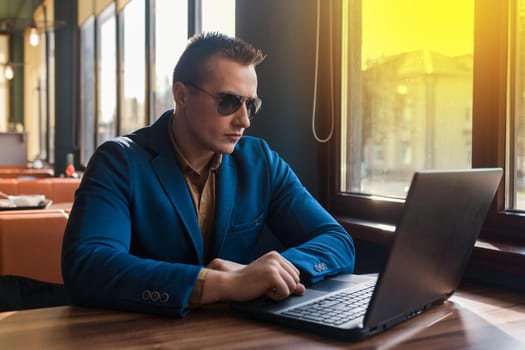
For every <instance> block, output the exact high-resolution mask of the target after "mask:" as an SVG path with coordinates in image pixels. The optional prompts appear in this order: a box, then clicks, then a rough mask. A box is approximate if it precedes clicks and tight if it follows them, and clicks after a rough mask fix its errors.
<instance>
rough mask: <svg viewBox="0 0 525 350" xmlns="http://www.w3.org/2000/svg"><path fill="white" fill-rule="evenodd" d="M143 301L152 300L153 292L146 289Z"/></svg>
mask: <svg viewBox="0 0 525 350" xmlns="http://www.w3.org/2000/svg"><path fill="white" fill-rule="evenodd" d="M142 300H145V301H148V300H151V292H150V291H149V290H147V289H146V290H143V291H142Z"/></svg>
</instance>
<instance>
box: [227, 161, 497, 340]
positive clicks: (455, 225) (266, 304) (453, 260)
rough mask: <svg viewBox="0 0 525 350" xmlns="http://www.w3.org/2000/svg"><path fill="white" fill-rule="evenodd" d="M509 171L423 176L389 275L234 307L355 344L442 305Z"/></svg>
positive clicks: (416, 180)
mask: <svg viewBox="0 0 525 350" xmlns="http://www.w3.org/2000/svg"><path fill="white" fill-rule="evenodd" d="M502 172H503V171H502V169H500V168H489V169H487V168H484V169H467V170H450V171H435V170H433V171H418V172H416V173H415V174H414V176H413V178H412V182H411V185H410V188H409V191H408V194H407V197H406V201H405V205H404V207H403V212H402V215H401V218H400V221H399V223H398V224H397V226H396V227H395V232H394V240H393V243H392V247H391V250H390V253H389V256H388V259H387V262H386V265H385V268H384V270H383V271H382V272H381V273H379V274H375V275H354V274H352V275H339V276H335V277H331V278H327V279H325V280H323V281H321V282H319V283H317V284H314V285H311V286H308V288H307V290H306V292H305V294H304V295H302V296H290V297H289V298H287V299H285V300H283V301H278V302H276V301H272V300H269V299H265V298H261V299H257V300H254V301H250V302H243V303H233V304H232V305H231V306H232V308H233V309H234V310H237V311H240V312H242V313H243V314H247V315H249V316H252V317H257V318H260V319H263V320H268V321H272V322H278V323H281V324H284V325H289V326H291V327H295V328H299V329H302V330H305V331H308V332H311V333H316V334H320V335H324V336H328V337H335V338H341V339H348V340H352V339H361V338H364V337H368V336H371V335H373V334H376V333H379V332H382V331H384V330H386V329H388V328H390V327H392V326H394V325H396V324H398V323H400V322H403V321H405V320H407V319H410V318H412V317H414V316H417V315H419V314H421V313H422V312H424V311H426V310H428V309H430V308H432V307H434V306H436V305H439V304H442V303H444V302H445V301H446V300H447V299H448V298H450V296H452V294H453V293H454V292H455V290H456V289H457V287H458V285H459V283H460V281H461V278H462V276H463V273H464V270H465V268H466V265H467V263H468V261H469V258H470V254H471V252H472V249H473V247H474V243H475V242H476V239H477V237H478V235H479V232H480V230H481V227H482V225H483V222H484V220H485V216H486V214H487V212H488V210H489V208H490V206H491V203H492V200H493V198H494V195H495V193H496V190H497V187H498V185H499V182H500V179H501V176H502ZM350 233H351V232H350ZM357 259H359V257H357Z"/></svg>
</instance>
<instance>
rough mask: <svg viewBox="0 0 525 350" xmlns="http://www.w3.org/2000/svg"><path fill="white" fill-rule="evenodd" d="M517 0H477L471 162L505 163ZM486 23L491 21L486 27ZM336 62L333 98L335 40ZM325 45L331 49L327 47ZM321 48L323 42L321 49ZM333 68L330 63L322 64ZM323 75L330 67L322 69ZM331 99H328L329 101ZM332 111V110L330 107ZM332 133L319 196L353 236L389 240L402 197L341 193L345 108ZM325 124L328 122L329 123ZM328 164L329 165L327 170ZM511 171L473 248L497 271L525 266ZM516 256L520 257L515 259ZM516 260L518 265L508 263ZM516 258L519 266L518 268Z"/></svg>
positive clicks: (325, 95) (322, 155)
mask: <svg viewBox="0 0 525 350" xmlns="http://www.w3.org/2000/svg"><path fill="white" fill-rule="evenodd" d="M512 1H513V0H505V1H483V0H477V1H475V10H474V11H475V13H474V15H475V20H474V87H473V111H472V114H473V125H472V167H473V168H480V167H501V168H504V169H505V168H506V167H507V164H506V158H505V156H506V154H505V152H506V149H507V141H508V140H507V135H506V132H507V124H506V123H507V121H506V120H507V113H508V112H509V111H508V110H507V103H508V101H507V92H508V91H507V89H508V82H507V65H508V54H509V47H508V44H507V43H508V39H509V35H510V31H509V30H508V28H509V24H511V23H509V8H510V7H509V6H511V4H512ZM358 7H359V4H357V5H355V7H352V8H349V9H348V10H349V12H350V13H355V11H360V10H361V9H360V8H358ZM342 9H343V6H342V0H340V1H336V2H335V4H334V9H333V11H334V12H333V14H334V18H339V17H340V16H338V15H337V14H339V13H341V11H342ZM487 23H490V24H491V25H490V26H488V25H487ZM332 25H333V26H334V27H333V28H332V29H333V32H334V34H335V35H334V40H335V42H336V43H337V42H339V43H341V39H342V38H341V22H340V19H339V20H337V21H334V22H333V24H332ZM322 26H323V27H322V29H321V30H323V29H324V30H328V29H326V28H329V26H330V24H329V22H328V21H324V23H322ZM333 48H334V52H333V56H334V57H336V59H334V62H333V67H334V71H333V74H334V77H336V81H335V82H334V91H335V93H334V94H335V96H334V97H333V98H334V100H335V101H341V88H340V86H341V81H340V77H341V62H340V61H338V60H339V57H341V50H342V47H341V45H334V46H333ZM324 49H328V47H325V48H324ZM320 52H323V47H321V48H320ZM320 66H321V67H329V66H330V65H320ZM319 74H320V75H325V76H327V75H328V74H330V72H328V71H327V69H326V68H324V71H323V68H321V71H320V73H319ZM321 90H322V92H321V93H320V96H319V98H320V100H321V101H323V100H324V101H329V99H330V98H331V97H330V91H329V90H330V89H321ZM325 104H327V102H325ZM327 112H328V111H327ZM334 113H335V115H334V127H335V130H337V131H339V132H335V133H334V137H333V138H332V139H331V140H330V142H328V143H325V144H320V145H319V149H320V152H319V162H318V164H319V179H320V196H319V198H320V201H321V202H322V204H323V205H325V206H326V208H327V209H328V210H329V211H330V212H331V213H332V214H333V215H334V216H335V217H336V218H337V219H338V220H339V221H340V222H341V223H342V224H343V226H345V228H346V229H347V230H348V231H349V232H350V233H351V235H352V236H354V237H357V238H358V239H364V240H366V241H369V242H374V243H379V244H383V245H389V244H390V243H391V241H392V239H393V232H392V231H391V230H388V229H384V227H382V226H380V225H379V226H378V224H386V225H395V224H396V223H397V222H398V220H399V218H400V215H401V212H402V209H403V205H404V200H395V199H392V198H387V197H378V196H370V195H366V194H359V193H342V192H341V191H340V190H339V189H340V188H341V179H340V174H339V173H340V169H341V151H340V145H341V135H340V128H341V111H340V110H339V109H338V108H335V112H334ZM325 123H326V124H328V123H329V121H325ZM324 127H328V126H327V125H325V126H324ZM327 169H328V170H327ZM508 181H509V176H508V174H506V176H505V177H504V178H503V179H502V182H501V184H500V186H499V188H498V191H497V194H496V197H495V200H494V202H493V204H492V207H491V209H490V211H489V214H488V215H487V219H486V221H485V224H484V226H483V229H482V232H481V234H480V239H479V241H478V243H477V245H478V247H477V249H475V252H474V259H473V260H474V261H476V257H481V258H480V259H478V262H477V263H478V264H479V265H484V266H487V264H488V265H490V267H491V268H493V269H496V270H505V271H507V272H508V271H509V270H511V269H514V270H519V271H520V272H519V273H521V274H525V272H523V268H522V267H525V249H524V248H525V235H524V234H523V229H524V228H525V214H523V213H519V212H515V211H508V210H505V191H506V190H505V189H506V186H507V185H508ZM481 242H490V243H491V244H490V247H491V248H490V249H485V250H482V249H481V248H480V246H481ZM516 259H517V260H516ZM510 262H512V263H513V264H514V266H512V267H511V266H509V263H510ZM516 263H518V264H519V265H520V268H517V267H516V265H515V264H516Z"/></svg>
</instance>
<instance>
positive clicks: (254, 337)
mask: <svg viewBox="0 0 525 350" xmlns="http://www.w3.org/2000/svg"><path fill="white" fill-rule="evenodd" d="M253 348H260V349H300V350H307V349H418V350H424V349H491V350H492V349H495V350H509V349H525V295H523V294H520V293H513V292H508V291H501V290H498V289H491V288H481V287H473V286H465V287H462V288H461V290H460V291H458V292H457V293H456V295H455V296H453V297H452V299H451V300H450V301H449V302H447V303H445V304H444V305H442V306H439V307H437V308H434V309H433V310H430V311H429V312H426V313H425V314H423V315H420V316H418V317H416V318H414V319H412V320H410V321H408V322H405V323H403V324H400V325H398V326H396V327H394V328H392V329H390V330H388V331H386V332H384V333H382V334H379V335H377V336H375V337H372V338H369V339H366V340H364V341H359V342H351V343H345V342H342V341H336V340H332V339H327V338H323V337H320V336H316V335H312V334H308V333H304V332H300V331H296V330H292V329H288V328H283V327H281V326H278V325H273V324H269V323H263V322H259V321H254V320H251V319H247V318H244V317H241V316H239V315H238V314H236V313H234V312H233V311H232V310H230V309H229V308H228V306H226V305H212V306H207V307H204V308H202V309H200V310H196V311H194V312H192V313H191V314H190V315H188V316H187V317H186V318H184V319H175V318H170V317H160V316H155V315H146V314H138V313H128V312H121V311H111V310H99V309H88V308H81V307H70V306H65V307H54V308H45V309H34V310H28V311H16V312H4V313H0V349H9V350H12V349H55V350H58V349H68V350H69V349H95V350H101V349H253Z"/></svg>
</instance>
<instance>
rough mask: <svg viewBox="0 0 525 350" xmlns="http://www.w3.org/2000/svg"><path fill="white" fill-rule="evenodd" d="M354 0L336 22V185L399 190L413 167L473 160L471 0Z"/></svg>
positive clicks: (397, 193) (395, 193) (388, 192)
mask: <svg viewBox="0 0 525 350" xmlns="http://www.w3.org/2000/svg"><path fill="white" fill-rule="evenodd" d="M360 4H361V5H360V6H361V13H360V14H358V13H351V16H352V17H351V19H350V18H348V17H346V18H345V20H344V22H343V25H345V27H346V26H347V28H343V32H348V33H349V36H348V44H347V50H344V51H343V52H342V54H343V63H342V64H343V65H344V66H346V67H351V68H348V69H347V70H346V74H345V75H344V77H343V79H344V80H345V81H343V84H344V86H346V87H347V88H346V89H345V90H343V91H342V94H343V96H344V97H343V98H346V99H347V100H346V101H345V103H344V105H346V106H347V109H346V110H343V111H342V118H343V124H344V125H346V128H344V129H342V130H341V154H342V156H343V158H342V159H341V162H342V163H343V164H346V167H343V169H342V172H341V191H343V192H358V193H366V194H373V195H383V196H391V197H400V198H404V197H405V196H406V191H407V189H408V185H409V184H410V180H411V178H412V174H413V173H414V171H415V170H419V169H446V168H469V167H471V153H472V152H471V136H472V81H473V77H472V67H473V64H472V62H473V44H474V0H464V1H461V2H457V1H455V0H431V1H421V2H417V1H416V2H414V1H411V0H399V1H395V2H392V1H389V0H367V1H360ZM444 18H446V21H444V20H443V19H444ZM414 28H417V30H414Z"/></svg>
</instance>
